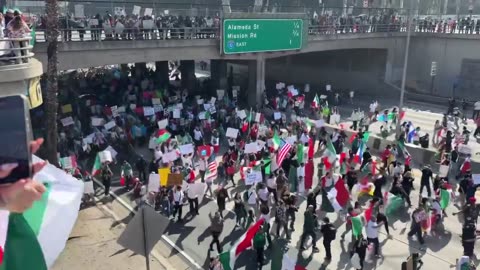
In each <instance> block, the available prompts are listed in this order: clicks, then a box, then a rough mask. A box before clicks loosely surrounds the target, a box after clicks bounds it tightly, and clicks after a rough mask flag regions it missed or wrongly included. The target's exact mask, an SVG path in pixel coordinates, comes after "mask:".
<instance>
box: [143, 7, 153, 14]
mask: <svg viewBox="0 0 480 270" xmlns="http://www.w3.org/2000/svg"><path fill="white" fill-rule="evenodd" d="M152 13H153V9H151V8H145V13H143V16H152Z"/></svg>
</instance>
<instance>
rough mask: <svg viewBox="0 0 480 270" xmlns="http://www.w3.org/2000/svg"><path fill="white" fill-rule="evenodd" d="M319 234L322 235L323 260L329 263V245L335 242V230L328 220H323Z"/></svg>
mask: <svg viewBox="0 0 480 270" xmlns="http://www.w3.org/2000/svg"><path fill="white" fill-rule="evenodd" d="M320 232H321V233H322V234H323V247H324V248H325V254H326V255H325V260H327V261H330V260H331V259H332V251H331V243H332V241H333V240H335V234H336V233H337V229H335V227H334V226H333V225H332V224H330V219H328V218H327V217H325V218H323V225H322V226H321V228H320Z"/></svg>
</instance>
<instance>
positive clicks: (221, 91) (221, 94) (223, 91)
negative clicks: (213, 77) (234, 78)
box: [217, 89, 225, 99]
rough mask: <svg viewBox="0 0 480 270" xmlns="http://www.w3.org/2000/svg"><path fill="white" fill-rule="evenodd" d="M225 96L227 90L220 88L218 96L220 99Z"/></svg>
mask: <svg viewBox="0 0 480 270" xmlns="http://www.w3.org/2000/svg"><path fill="white" fill-rule="evenodd" d="M223 96H225V90H222V89H218V90H217V97H218V99H222V98H223Z"/></svg>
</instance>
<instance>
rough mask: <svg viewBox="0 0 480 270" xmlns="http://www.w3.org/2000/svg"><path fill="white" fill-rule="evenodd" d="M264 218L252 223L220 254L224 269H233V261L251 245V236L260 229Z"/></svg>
mask: <svg viewBox="0 0 480 270" xmlns="http://www.w3.org/2000/svg"><path fill="white" fill-rule="evenodd" d="M264 222H265V220H264V219H263V218H262V219H260V220H258V221H257V222H256V223H255V224H253V225H252V226H251V227H250V228H248V230H247V231H246V232H245V234H243V235H242V237H240V239H239V240H238V241H237V242H236V243H235V244H234V245H233V246H232V247H231V248H230V250H229V251H226V252H224V253H222V254H220V262H221V263H222V266H223V269H224V270H233V269H235V261H236V260H237V258H238V256H240V254H241V253H242V252H244V251H245V250H247V249H249V248H251V247H252V244H253V238H254V237H255V234H257V232H258V231H259V230H261V228H262V225H263V223H264Z"/></svg>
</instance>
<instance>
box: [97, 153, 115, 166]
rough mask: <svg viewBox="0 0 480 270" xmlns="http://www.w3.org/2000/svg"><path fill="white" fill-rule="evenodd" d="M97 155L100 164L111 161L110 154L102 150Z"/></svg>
mask: <svg viewBox="0 0 480 270" xmlns="http://www.w3.org/2000/svg"><path fill="white" fill-rule="evenodd" d="M98 155H99V157H100V162H102V163H104V162H112V161H113V159H112V153H110V151H107V150H104V151H102V152H99V153H98Z"/></svg>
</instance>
